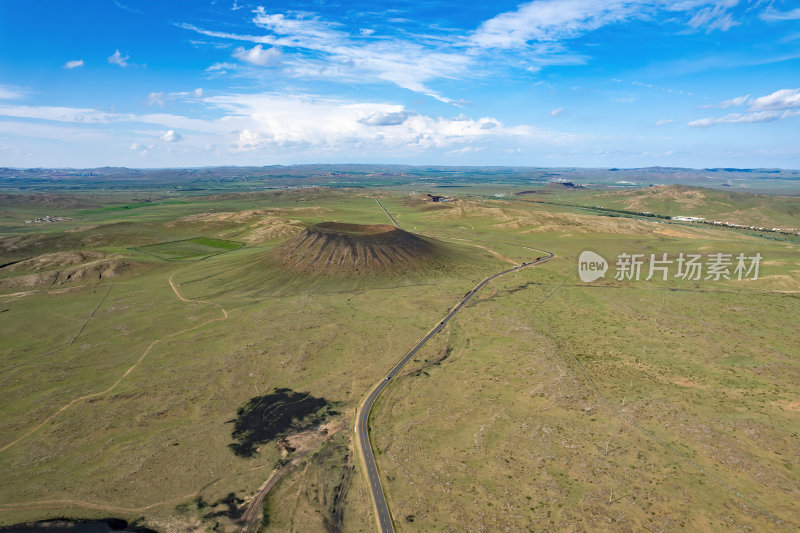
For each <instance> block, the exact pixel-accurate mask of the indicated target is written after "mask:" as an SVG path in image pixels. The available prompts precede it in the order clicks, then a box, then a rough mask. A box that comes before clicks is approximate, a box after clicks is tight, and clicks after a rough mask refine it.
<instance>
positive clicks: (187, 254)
mask: <svg viewBox="0 0 800 533" xmlns="http://www.w3.org/2000/svg"><path fill="white" fill-rule="evenodd" d="M242 246H244V243H241V242H233V241H226V240H223V239H211V238H208V237H195V238H193V239H185V240H180V241H172V242H162V243H159V244H151V245H149V246H142V247H139V248H134V250H137V251H139V252H143V253H146V254H148V255H152V256H154V257H157V258H159V259H164V260H165V261H198V260H200V259H206V258H208V257H211V256H214V255H217V254H221V253H225V252H230V251H231V250H236V249H238V248H241V247H242Z"/></svg>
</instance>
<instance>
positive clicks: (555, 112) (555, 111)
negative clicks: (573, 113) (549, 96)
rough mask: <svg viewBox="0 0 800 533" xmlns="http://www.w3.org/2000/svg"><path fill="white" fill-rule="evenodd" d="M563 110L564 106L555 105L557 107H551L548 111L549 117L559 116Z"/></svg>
mask: <svg viewBox="0 0 800 533" xmlns="http://www.w3.org/2000/svg"><path fill="white" fill-rule="evenodd" d="M563 112H564V108H563V107H557V108H555V109H553V110H552V111H550V116H551V117H557V116H560V115H561V114H562V113H563Z"/></svg>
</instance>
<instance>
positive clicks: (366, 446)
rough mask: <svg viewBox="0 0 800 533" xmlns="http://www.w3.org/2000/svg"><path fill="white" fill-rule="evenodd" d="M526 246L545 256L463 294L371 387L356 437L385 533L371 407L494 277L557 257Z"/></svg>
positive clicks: (390, 528)
mask: <svg viewBox="0 0 800 533" xmlns="http://www.w3.org/2000/svg"><path fill="white" fill-rule="evenodd" d="M377 202H378V205H380V206H381V208H382V209H383V210H384V211H385V212H386V214H387V215H388V216H389V218H391V219H392V222H394V225H395V226H397V227H398V228H399V227H400V226H398V225H397V222H396V221H395V220H394V218H393V217H392V215H390V214H389V212H388V211H386V208H385V207H383V205H382V204H381V202H380V200H377ZM523 248H528V249H529V250H536V251H537V252H542V253H544V254H545V255H544V256H542V257H539V258H537V259H535V260H533V261H528V262H525V263H522V264H520V265H517V266H515V267H513V268H509V269H507V270H503V271H502V272H498V273H497V274H494V275H493V276H489V277H488V278H486V279H485V280H483V281H481V282H480V283H478V285H476V286H475V288H474V289H472V290H471V291H469V292H468V293H467V294H466V295H465V296H464V298H462V299H461V301H460V302H458V305H456V306H455V307H454V308H453V309H452V310H451V311H450V312H449V313H447V316H445V317H444V319H442V321H441V322H439V323H438V324H436V326H435V327H434V328H433V329H432V330H430V331H429V332H428V334H427V335H425V336H424V337H423V338H422V340H420V341H419V342H418V343H417V344H416V346H414V347H413V348H411V351H409V352H408V353H407V354H406V355H405V356H404V357H403V358H402V359H400V361H399V362H398V363H397V364H396V365H394V368H392V369H391V370H390V371H389V373H388V374H386V377H385V378H384V379H383V380H381V382H380V383H378V385H377V386H375V388H374V389H372V391H371V392H370V393H369V396H367V399H366V400H364V403H363V404H362V405H361V409H360V410H359V412H358V416H357V418H356V438H357V439H358V444H359V447H360V448H361V453H362V457H363V459H364V466H365V468H366V471H367V481H368V482H369V487H370V492H372V501H373V503H374V504H375V512H376V513H377V516H378V528H379V529H380V531H382V532H383V533H390V532H394V525H393V523H392V515H391V513H390V512H389V506H388V505H387V504H386V497H385V495H384V494H383V486H382V485H381V478H380V476H379V475H378V467H377V465H376V464H375V456H374V455H373V453H372V444H371V443H370V439H369V413H370V411H371V410H372V406H373V405H374V404H375V400H377V399H378V396H380V395H381V393H382V392H383V389H385V388H386V387H387V386H388V385H389V383H390V382H391V380H392V378H394V377H395V376H396V375H397V374H398V373H399V372H400V371H401V370H402V369H403V367H404V366H405V365H406V363H408V362H409V361H410V360H411V359H412V358H413V357H414V356H415V355H416V354H417V352H418V351H419V350H420V349H421V348H422V347H423V346H425V344H426V343H427V342H428V341H429V340H431V339H432V338H433V337H434V336H436V334H437V333H439V332H440V331H441V330H442V329H443V328H444V327H445V326H446V325H447V323H448V322H450V319H452V318H453V317H454V316H455V314H456V313H458V312H459V311H460V310H461V308H462V307H464V306H465V305H466V304H467V302H469V301H470V300H471V299H472V297H473V296H475V294H476V293H477V292H478V291H479V290H481V289H482V288H483V287H484V286H485V285H486V284H487V283H489V282H490V281H492V280H493V279H495V278H499V277H500V276H505V275H506V274H510V273H511V272H516V271H517V270H520V269H523V268H526V267H529V266H533V265H538V264H541V263H544V262H545V261H547V260H548V259H550V258H552V257H553V256H554V255H553V254H552V253H551V252H547V251H544V250H537V249H536V248H530V247H528V246H523Z"/></svg>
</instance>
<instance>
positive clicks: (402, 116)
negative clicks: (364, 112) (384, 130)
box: [358, 111, 411, 126]
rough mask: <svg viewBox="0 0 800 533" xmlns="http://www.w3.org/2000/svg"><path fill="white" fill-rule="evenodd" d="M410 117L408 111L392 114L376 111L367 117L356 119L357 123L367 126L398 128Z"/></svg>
mask: <svg viewBox="0 0 800 533" xmlns="http://www.w3.org/2000/svg"><path fill="white" fill-rule="evenodd" d="M410 116H411V113H409V112H408V111H397V112H394V113H385V112H382V111H376V112H375V113H372V114H371V115H369V116H368V117H364V118H360V119H358V121H359V122H360V123H361V124H366V125H367V126H399V125H400V124H402V123H403V122H405V121H406V120H407V119H408V117H410Z"/></svg>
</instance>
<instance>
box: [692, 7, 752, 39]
mask: <svg viewBox="0 0 800 533" xmlns="http://www.w3.org/2000/svg"><path fill="white" fill-rule="evenodd" d="M738 3H739V0H722V1H720V2H714V3H713V5H711V6H708V7H704V8H702V9H700V10H699V11H698V12H697V13H695V14H694V16H693V17H692V18H691V19H689V26H691V27H692V28H694V29H705V31H706V33H711V32H713V31H714V30H721V31H728V30H729V29H731V28H732V27H733V26H738V25H739V24H741V23H740V22H739V21H737V20H735V19H734V18H733V15H731V13H730V12H729V11H728V9H730V8H731V7H733V6H735V5H736V4H738Z"/></svg>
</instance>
